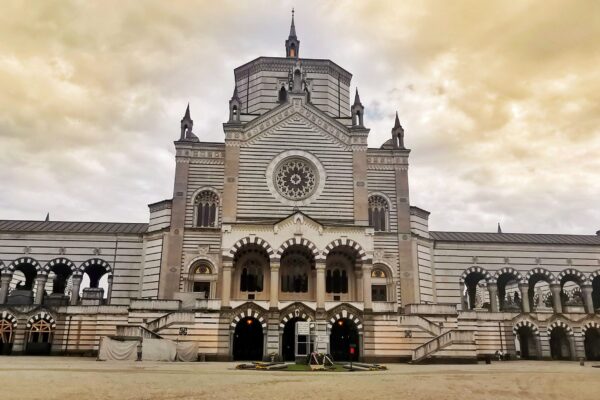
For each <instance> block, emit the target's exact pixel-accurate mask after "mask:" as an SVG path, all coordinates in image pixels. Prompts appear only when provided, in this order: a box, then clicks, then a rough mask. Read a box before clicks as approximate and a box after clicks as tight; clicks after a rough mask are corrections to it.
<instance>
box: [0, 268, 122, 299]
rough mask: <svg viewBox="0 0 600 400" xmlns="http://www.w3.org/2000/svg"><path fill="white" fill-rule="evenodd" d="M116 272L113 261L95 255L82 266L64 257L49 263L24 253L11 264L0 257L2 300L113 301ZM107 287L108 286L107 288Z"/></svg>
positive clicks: (0, 294) (0, 297)
mask: <svg viewBox="0 0 600 400" xmlns="http://www.w3.org/2000/svg"><path fill="white" fill-rule="evenodd" d="M112 281H113V274H112V268H111V267H110V265H109V264H108V263H107V262H106V261H104V260H102V259H100V258H92V259H89V260H87V261H85V262H83V263H81V264H80V265H79V266H76V265H75V264H74V263H73V262H72V261H71V260H69V259H67V258H65V257H60V258H56V259H53V260H50V261H49V262H48V263H46V264H45V265H42V264H40V263H39V262H38V261H37V260H35V259H34V258H32V257H21V258H18V259H16V260H14V261H13V262H11V263H10V264H8V265H7V266H6V265H4V263H2V262H1V261H0V304H14V305H19V304H23V305H27V304H46V305H51V306H61V305H68V304H71V305H77V304H79V302H80V295H81V301H88V302H90V304H92V303H98V304H100V303H103V302H106V303H109V302H110V294H111V291H112ZM105 288H106V290H105Z"/></svg>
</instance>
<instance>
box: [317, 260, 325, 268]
mask: <svg viewBox="0 0 600 400" xmlns="http://www.w3.org/2000/svg"><path fill="white" fill-rule="evenodd" d="M326 266H327V264H326V263H325V260H315V269H325V267H326Z"/></svg>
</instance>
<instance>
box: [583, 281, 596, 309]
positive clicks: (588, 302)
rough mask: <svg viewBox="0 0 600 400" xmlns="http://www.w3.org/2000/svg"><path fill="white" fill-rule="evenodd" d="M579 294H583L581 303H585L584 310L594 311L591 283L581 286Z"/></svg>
mask: <svg viewBox="0 0 600 400" xmlns="http://www.w3.org/2000/svg"><path fill="white" fill-rule="evenodd" d="M581 294H582V296H583V304H584V305H585V312H587V313H588V314H593V313H594V300H593V299H592V285H583V286H581Z"/></svg>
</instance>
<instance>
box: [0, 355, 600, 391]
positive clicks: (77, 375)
mask: <svg viewBox="0 0 600 400" xmlns="http://www.w3.org/2000/svg"><path fill="white" fill-rule="evenodd" d="M596 364H600V363H596ZM593 365H594V364H593V363H587V364H586V366H585V367H581V366H579V364H578V363H577V362H556V361H553V362H546V361H531V362H529V361H515V362H502V363H500V362H497V363H493V364H492V365H485V364H478V365H408V364H390V365H388V367H389V370H388V371H384V372H343V373H339V372H338V373H330V372H298V373H292V372H277V371H240V370H235V369H234V366H235V364H233V363H166V362H164V363H158V362H98V361H95V360H94V359H90V358H75V357H69V358H66V357H44V358H32V357H0V382H2V386H3V395H2V399H3V400H9V399H19V400H27V399H45V400H53V399H61V400H68V399H81V398H85V399H87V400H91V399H106V400H110V399H119V400H130V399H131V400H133V399H136V400H137V399H144V400H153V399H156V400H158V399H161V400H164V399H179V400H184V399H228V400H233V399H262V400H268V399H282V398H290V399H291V398H294V399H301V398H304V399H344V400H346V399H411V400H415V399H435V400H450V399H461V400H470V399H478V400H479V399H544V400H548V399H569V400H578V399H597V398H598V393H599V391H600V368H593V367H592V366H593Z"/></svg>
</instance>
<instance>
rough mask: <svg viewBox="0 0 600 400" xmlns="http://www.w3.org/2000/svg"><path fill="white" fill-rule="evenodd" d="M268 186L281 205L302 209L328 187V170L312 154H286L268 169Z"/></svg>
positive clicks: (298, 152) (275, 159) (280, 155)
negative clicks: (326, 185)
mask: <svg viewBox="0 0 600 400" xmlns="http://www.w3.org/2000/svg"><path fill="white" fill-rule="evenodd" d="M267 186H268V187H269V189H270V190H271V193H272V194H273V195H274V196H275V197H277V198H278V199H279V200H280V201H281V202H282V203H284V204H287V205H290V206H303V205H306V204H308V203H310V202H311V201H312V200H313V199H315V198H316V197H317V196H319V194H320V193H321V191H322V190H323V187H324V186H325V169H324V168H323V166H322V165H321V163H320V162H319V160H318V159H317V158H316V157H315V156H313V155H312V154H310V153H308V152H305V151H301V150H290V151H285V152H283V153H281V154H279V155H278V156H277V157H275V158H274V159H273V160H272V161H271V163H270V164H269V167H268V168H267Z"/></svg>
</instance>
